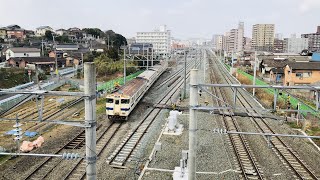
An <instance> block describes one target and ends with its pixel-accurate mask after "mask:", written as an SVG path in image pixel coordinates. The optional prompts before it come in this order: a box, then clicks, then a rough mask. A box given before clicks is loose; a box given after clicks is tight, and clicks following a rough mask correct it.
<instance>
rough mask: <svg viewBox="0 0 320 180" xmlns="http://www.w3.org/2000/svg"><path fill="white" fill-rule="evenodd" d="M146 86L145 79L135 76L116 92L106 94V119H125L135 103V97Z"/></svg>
mask: <svg viewBox="0 0 320 180" xmlns="http://www.w3.org/2000/svg"><path fill="white" fill-rule="evenodd" d="M146 86H147V82H146V80H144V79H138V78H135V79H133V80H132V81H130V82H129V83H127V84H126V85H125V86H122V87H121V88H120V89H119V90H117V91H116V92H114V93H112V94H108V95H107V97H106V114H107V116H108V119H110V120H112V121H117V120H127V119H128V116H129V114H130V112H131V111H132V110H133V109H134V107H135V105H136V103H137V102H136V101H137V98H138V97H139V96H140V95H141V93H142V92H143V90H144V88H145V87H146Z"/></svg>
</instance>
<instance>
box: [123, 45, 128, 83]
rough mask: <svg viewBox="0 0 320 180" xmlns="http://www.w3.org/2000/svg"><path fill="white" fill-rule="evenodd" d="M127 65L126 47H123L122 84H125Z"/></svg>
mask: <svg viewBox="0 0 320 180" xmlns="http://www.w3.org/2000/svg"><path fill="white" fill-rule="evenodd" d="M126 76H127V67H126V47H124V48H123V84H126Z"/></svg>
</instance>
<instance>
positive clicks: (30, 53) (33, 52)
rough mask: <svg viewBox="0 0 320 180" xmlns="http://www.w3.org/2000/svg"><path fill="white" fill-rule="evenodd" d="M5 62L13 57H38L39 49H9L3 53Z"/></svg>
mask: <svg viewBox="0 0 320 180" xmlns="http://www.w3.org/2000/svg"><path fill="white" fill-rule="evenodd" d="M5 55H6V60H8V59H10V58H15V57H40V49H37V48H23V47H22V48H9V49H7V50H6V52H5Z"/></svg>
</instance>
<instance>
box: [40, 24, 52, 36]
mask: <svg viewBox="0 0 320 180" xmlns="http://www.w3.org/2000/svg"><path fill="white" fill-rule="evenodd" d="M46 31H51V32H54V31H53V29H52V28H51V27H50V26H40V27H38V28H37V29H36V36H44V35H45V34H46Z"/></svg>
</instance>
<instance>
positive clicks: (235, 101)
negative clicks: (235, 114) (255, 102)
mask: <svg viewBox="0 0 320 180" xmlns="http://www.w3.org/2000/svg"><path fill="white" fill-rule="evenodd" d="M237 91H238V89H237V88H234V91H233V93H234V94H233V108H234V109H235V108H236V105H237Z"/></svg>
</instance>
